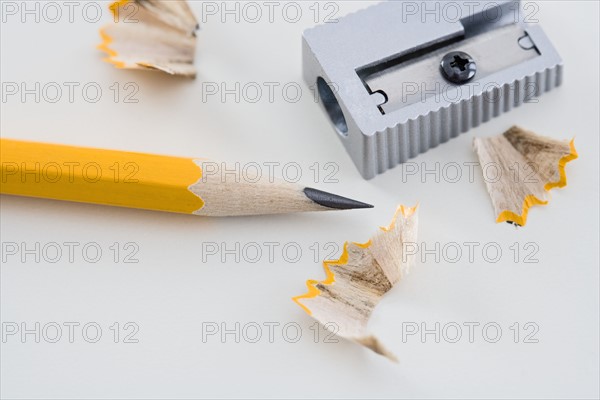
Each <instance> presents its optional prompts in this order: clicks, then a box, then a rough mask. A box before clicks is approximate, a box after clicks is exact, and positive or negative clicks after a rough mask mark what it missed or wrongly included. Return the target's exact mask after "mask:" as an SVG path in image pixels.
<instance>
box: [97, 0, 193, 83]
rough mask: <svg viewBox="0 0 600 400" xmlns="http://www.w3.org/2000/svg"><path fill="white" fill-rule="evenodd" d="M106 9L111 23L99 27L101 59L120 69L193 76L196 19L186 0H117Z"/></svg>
mask: <svg viewBox="0 0 600 400" xmlns="http://www.w3.org/2000/svg"><path fill="white" fill-rule="evenodd" d="M109 9H110V11H111V13H112V15H113V17H114V18H113V23H112V24H110V25H107V26H104V27H103V28H102V29H100V36H101V38H102V43H101V44H100V45H98V49H99V50H102V51H104V52H105V53H106V54H107V56H108V57H106V58H104V59H103V60H104V61H106V62H108V63H110V64H113V65H114V66H115V67H117V68H122V69H141V70H154V71H162V72H165V73H167V74H169V75H179V76H185V77H189V78H194V77H195V76H196V69H195V67H194V58H195V53H196V30H197V29H198V22H197V21H196V18H195V17H194V14H193V13H192V11H191V9H190V7H189V5H188V3H187V1H180V0H174V1H158V0H119V1H116V2H114V3H112V4H111V5H110V6H109Z"/></svg>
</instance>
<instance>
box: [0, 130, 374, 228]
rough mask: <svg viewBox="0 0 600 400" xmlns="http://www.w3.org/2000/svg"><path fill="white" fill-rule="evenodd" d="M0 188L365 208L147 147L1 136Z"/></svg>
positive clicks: (201, 211) (228, 204)
mask: <svg viewBox="0 0 600 400" xmlns="http://www.w3.org/2000/svg"><path fill="white" fill-rule="evenodd" d="M0 143H1V146H0V162H1V164H2V181H1V183H0V192H1V193H2V194H11V195H20V196H31V197H42V198H48V199H55V200H66V201H75V202H83V203H93V204H102V205H110V206H121V207H129V208H139V209H147V210H157V211H168V212H175V213H184V214H194V215H203V216H215V217H217V216H236V215H258V214H283V213H291V212H305V211H325V210H332V209H350V208H367V207H371V206H369V205H368V204H364V203H361V202H357V201H354V200H350V199H346V198H343V197H340V196H336V195H332V194H330V193H325V192H320V191H318V190H315V189H311V188H304V187H302V186H299V185H296V184H290V183H287V182H282V181H277V182H270V181H269V180H268V179H267V178H261V179H260V180H258V181H257V182H254V181H252V182H249V181H248V180H247V179H243V178H239V177H237V178H236V176H232V175H231V174H227V175H224V174H221V173H220V170H219V168H221V167H222V165H221V164H218V163H210V165H211V167H214V166H217V169H214V168H212V169H211V171H210V173H205V174H203V171H202V168H201V167H202V163H203V161H201V160H197V159H192V158H183V157H170V156H161V155H153V154H142V153H133V152H125V151H113V150H101V149H92V148H83V147H74V146H64V145H54V144H45V143H35V142H25V141H18V140H10V139H1V140H0Z"/></svg>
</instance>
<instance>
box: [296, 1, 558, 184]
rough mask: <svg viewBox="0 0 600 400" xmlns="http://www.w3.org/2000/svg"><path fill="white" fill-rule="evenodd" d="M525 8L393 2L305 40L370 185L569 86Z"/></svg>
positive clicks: (316, 80) (328, 105) (332, 113)
mask: <svg viewBox="0 0 600 400" xmlns="http://www.w3.org/2000/svg"><path fill="white" fill-rule="evenodd" d="M530 14H531V12H525V10H521V8H520V4H519V1H514V0H512V1H498V0H496V1H483V2H482V1H458V2H457V1H452V2H445V1H419V2H416V1H387V2H383V3H379V4H377V5H374V6H371V7H369V8H367V9H364V10H362V11H358V12H356V13H354V14H350V15H348V16H346V17H344V18H341V19H339V20H338V21H337V22H335V23H329V24H324V25H320V26H316V27H314V28H311V29H309V30H307V31H306V32H305V33H304V40H303V57H304V78H305V79H306V81H307V83H308V84H309V85H310V86H314V85H315V84H316V86H317V89H318V93H319V96H320V100H321V101H320V103H321V105H322V106H323V107H324V108H325V110H326V112H327V114H328V115H329V117H330V119H331V122H332V123H333V125H334V127H335V129H336V131H337V133H338V134H339V136H340V138H341V140H342V142H343V143H344V145H345V146H346V149H347V150H348V152H349V153H350V155H351V156H352V159H353V160H354V163H355V164H356V166H357V167H358V169H359V170H360V172H361V174H362V175H363V177H364V178H365V179H370V178H373V177H375V176H376V175H377V174H380V173H382V172H384V171H386V170H387V169H389V168H393V167H394V166H396V165H397V164H400V163H403V162H406V161H407V160H408V159H410V158H413V157H416V156H417V155H418V154H420V153H422V152H425V151H426V150H428V149H429V148H432V147H436V146H437V145H438V144H440V143H443V142H446V141H448V140H449V139H450V138H452V137H456V136H458V135H459V134H460V133H462V132H466V131H468V130H469V129H470V128H472V127H475V126H478V125H479V124H481V123H482V122H486V121H488V120H489V119H491V118H492V117H496V116H498V115H500V114H501V113H502V112H506V111H509V110H510V109H511V108H513V107H516V106H519V105H521V104H522V103H524V102H528V101H530V100H531V99H533V98H535V97H537V96H539V95H541V94H542V93H544V92H546V91H548V90H550V89H552V88H554V87H555V86H558V85H560V84H561V77H562V69H563V67H562V60H561V58H560V56H559V55H558V53H557V52H556V50H555V49H554V47H553V46H552V44H551V43H550V41H549V40H548V38H547V37H546V35H545V34H544V32H543V31H542V29H541V28H540V27H539V26H537V25H532V24H528V23H526V22H527V20H526V19H527V17H529V16H530Z"/></svg>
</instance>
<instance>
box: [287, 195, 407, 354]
mask: <svg viewBox="0 0 600 400" xmlns="http://www.w3.org/2000/svg"><path fill="white" fill-rule="evenodd" d="M417 214H418V213H417V206H415V207H412V208H409V207H405V206H399V207H398V210H397V211H396V214H395V215H394V218H393V220H392V223H391V225H390V226H389V227H382V228H380V231H379V232H377V234H376V235H375V236H373V237H372V238H371V240H369V241H368V242H367V243H364V244H360V243H345V244H344V250H343V253H342V256H341V257H340V258H339V259H338V260H335V261H324V262H323V267H324V269H325V273H326V275H327V277H326V279H325V280H323V281H314V280H309V281H308V282H307V287H308V292H307V293H306V294H304V295H301V296H297V297H294V298H293V300H294V301H295V302H296V303H297V304H298V305H299V306H300V307H302V308H303V309H304V311H306V312H307V313H308V314H309V315H311V316H312V317H313V318H315V319H317V320H318V321H319V322H321V323H322V324H324V325H327V324H330V323H332V324H334V325H335V327H336V330H337V332H336V334H337V335H338V336H340V337H343V338H345V339H348V340H352V341H354V342H356V343H359V344H361V345H363V346H365V347H367V348H369V349H371V350H373V351H374V352H375V353H377V354H380V355H382V356H385V357H387V358H389V359H390V360H392V361H397V358H396V356H395V355H394V354H392V353H391V352H390V351H388V350H387V349H386V348H385V347H384V346H383V345H382V344H381V343H380V341H379V340H378V339H377V338H376V337H375V336H373V335H371V334H369V333H368V331H367V325H368V322H369V318H370V317H371V313H372V312H373V309H374V308H375V306H376V305H377V304H378V303H379V301H380V300H381V298H382V297H383V295H385V294H386V293H387V292H388V291H390V290H391V289H392V288H393V287H394V285H395V284H396V283H398V282H399V281H400V280H401V279H402V278H403V277H404V276H405V275H406V274H407V273H408V272H409V270H410V268H411V266H412V265H413V264H414V260H415V256H414V255H407V254H404V248H405V243H416V240H417V225H418V218H417Z"/></svg>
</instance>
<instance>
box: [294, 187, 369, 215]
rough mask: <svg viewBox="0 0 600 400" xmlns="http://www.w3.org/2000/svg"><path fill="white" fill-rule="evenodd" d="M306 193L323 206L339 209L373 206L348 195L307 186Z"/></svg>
mask: <svg viewBox="0 0 600 400" xmlns="http://www.w3.org/2000/svg"><path fill="white" fill-rule="evenodd" d="M304 194H305V195H306V197H308V198H309V199H311V200H312V201H314V202H315V203H317V204H319V205H321V206H323V207H328V208H333V209H337V210H351V209H357V208H373V206H372V205H371V204H367V203H363V202H361V201H357V200H352V199H348V198H346V197H342V196H338V195H337V194H332V193H327V192H323V191H321V190H317V189H313V188H308V187H307V188H305V189H304Z"/></svg>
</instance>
